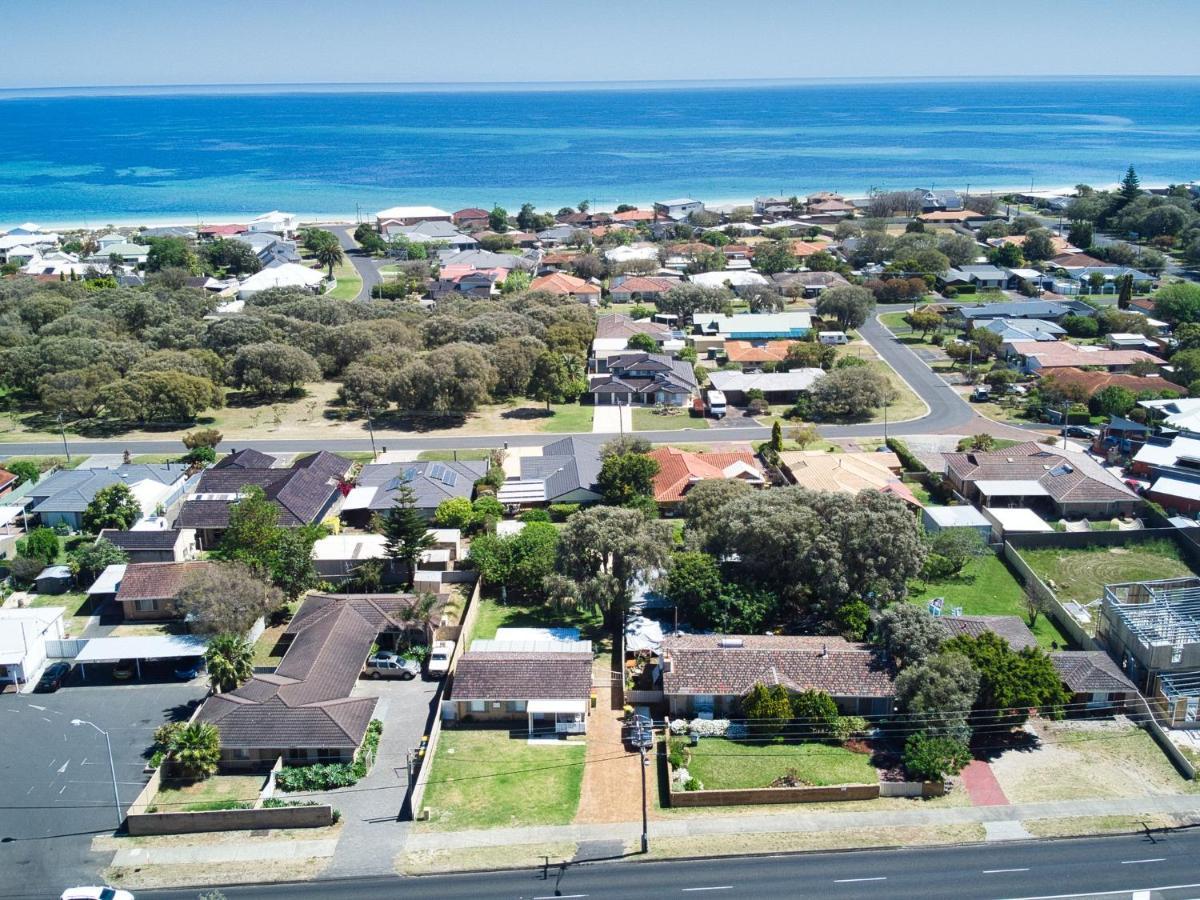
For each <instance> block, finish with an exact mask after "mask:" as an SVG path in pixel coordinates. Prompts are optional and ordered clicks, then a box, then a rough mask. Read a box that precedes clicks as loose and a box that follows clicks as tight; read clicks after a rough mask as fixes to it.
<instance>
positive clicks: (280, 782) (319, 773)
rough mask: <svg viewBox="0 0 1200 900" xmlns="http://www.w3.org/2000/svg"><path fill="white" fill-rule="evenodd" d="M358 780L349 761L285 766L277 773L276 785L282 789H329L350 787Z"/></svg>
mask: <svg viewBox="0 0 1200 900" xmlns="http://www.w3.org/2000/svg"><path fill="white" fill-rule="evenodd" d="M356 781H358V779H357V778H355V777H354V772H353V771H352V766H350V765H349V764H348V763H317V764H316V765H312V766H285V767H284V768H282V769H280V770H279V772H278V773H276V775H275V787H277V788H279V790H281V791H328V790H332V789H334V788H341V787H350V785H352V784H354V783H355V782H356Z"/></svg>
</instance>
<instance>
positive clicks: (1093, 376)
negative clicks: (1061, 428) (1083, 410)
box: [1045, 366, 1187, 397]
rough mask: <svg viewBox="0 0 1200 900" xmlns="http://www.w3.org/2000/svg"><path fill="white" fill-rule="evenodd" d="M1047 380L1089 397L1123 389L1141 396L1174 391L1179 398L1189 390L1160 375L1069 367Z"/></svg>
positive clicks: (1048, 377)
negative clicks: (1102, 392) (1141, 394)
mask: <svg viewBox="0 0 1200 900" xmlns="http://www.w3.org/2000/svg"><path fill="white" fill-rule="evenodd" d="M1045 378H1046V379H1047V380H1052V381H1053V383H1054V384H1056V385H1059V386H1061V387H1078V388H1079V389H1080V390H1082V391H1083V392H1084V393H1085V394H1087V395H1088V396H1091V395H1092V394H1095V393H1096V392H1097V391H1102V390H1104V389H1105V388H1106V387H1123V388H1126V389H1128V390H1131V391H1133V392H1134V393H1135V394H1140V393H1142V392H1143V391H1174V392H1175V393H1177V394H1178V395H1179V396H1181V397H1182V396H1184V395H1185V394H1187V388H1185V387H1183V386H1182V385H1178V384H1175V383H1174V382H1172V381H1168V380H1167V379H1166V378H1163V377H1161V376H1159V375H1129V374H1126V373H1123V372H1093V371H1084V370H1083V369H1077V368H1074V367H1073V366H1067V367H1065V368H1061V369H1054V370H1053V371H1052V372H1049V373H1047V374H1046V376H1045Z"/></svg>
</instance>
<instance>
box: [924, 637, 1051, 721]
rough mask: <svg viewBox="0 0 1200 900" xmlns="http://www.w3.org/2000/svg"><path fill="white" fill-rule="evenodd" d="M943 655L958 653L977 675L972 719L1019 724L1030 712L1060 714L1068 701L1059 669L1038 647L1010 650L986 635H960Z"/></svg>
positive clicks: (1004, 644) (998, 640)
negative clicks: (969, 663) (977, 685)
mask: <svg viewBox="0 0 1200 900" xmlns="http://www.w3.org/2000/svg"><path fill="white" fill-rule="evenodd" d="M943 652H944V653H959V654H962V655H963V656H965V657H966V658H967V659H968V660H970V662H971V664H972V665H973V666H974V667H975V669H976V671H978V672H979V694H978V696H977V697H976V700H975V717H976V718H977V719H978V720H980V721H1000V722H1005V723H1009V724H1015V725H1019V724H1021V723H1022V722H1024V721H1025V719H1026V718H1027V717H1028V716H1029V714H1030V712H1032V711H1033V710H1039V711H1040V712H1041V713H1042V714H1043V715H1054V714H1055V713H1056V712H1057V713H1061V711H1062V708H1063V707H1064V706H1065V705H1066V704H1067V703H1068V702H1069V701H1070V699H1071V698H1070V695H1069V694H1068V693H1067V690H1066V688H1065V687H1063V683H1062V679H1061V678H1060V677H1059V674H1058V670H1057V669H1055V668H1054V664H1053V663H1052V662H1051V661H1050V657H1049V656H1047V655H1046V653H1045V651H1043V650H1041V649H1040V648H1038V647H1026V648H1024V649H1022V650H1013V649H1012V647H1010V646H1009V644H1008V641H1006V640H1004V638H1002V637H1000V636H999V635H997V634H994V633H991V632H987V633H985V634H981V635H979V636H978V637H968V636H965V635H964V636H960V637H956V638H953V639H951V640H949V641H947V642H946V643H945V644H944V645H943Z"/></svg>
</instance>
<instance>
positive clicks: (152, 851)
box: [112, 838, 337, 867]
mask: <svg viewBox="0 0 1200 900" xmlns="http://www.w3.org/2000/svg"><path fill="white" fill-rule="evenodd" d="M336 847H337V838H323V839H321V840H317V841H247V842H246V843H244V844H240V843H239V844H234V843H228V844H194V845H189V846H182V847H131V848H129V849H128V850H118V851H117V853H116V855H115V856H114V857H113V861H112V864H113V865H114V866H129V867H136V866H151V865H153V866H194V865H205V864H206V863H210V864H212V863H231V862H257V861H260V860H278V859H313V858H319V857H328V856H333V851H334V849H335V848H336Z"/></svg>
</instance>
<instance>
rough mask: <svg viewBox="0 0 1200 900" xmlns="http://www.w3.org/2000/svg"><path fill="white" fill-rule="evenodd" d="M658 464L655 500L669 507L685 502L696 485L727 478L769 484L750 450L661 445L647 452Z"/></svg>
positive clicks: (757, 485) (750, 483) (655, 480)
mask: <svg viewBox="0 0 1200 900" xmlns="http://www.w3.org/2000/svg"><path fill="white" fill-rule="evenodd" d="M646 455H647V456H648V457H650V459H652V460H654V461H655V462H656V463H658V474H657V475H655V476H654V501H655V502H656V503H657V504H658V505H659V506H661V507H663V508H665V509H674V508H676V507H678V506H679V504H680V503H682V502H683V500H684V498H685V497H686V496H687V492H688V491H689V490H690V489H691V487H692V485H694V484H696V483H697V482H700V481H710V480H714V479H724V480H733V481H741V482H744V483H746V484H749V485H752V486H753V487H763V486H764V485H766V483H767V482H766V476H765V475H764V474H763V471H762V468H761V467H760V466H759V464H758V460H756V459H755V458H754V454H753V453H751V452H750V451H749V450H735V451H733V452H730V453H690V452H688V451H687V450H679V449H677V448H675V447H657V448H655V449H654V450H651V451H650V452H649V453H647V454H646Z"/></svg>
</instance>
